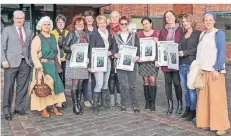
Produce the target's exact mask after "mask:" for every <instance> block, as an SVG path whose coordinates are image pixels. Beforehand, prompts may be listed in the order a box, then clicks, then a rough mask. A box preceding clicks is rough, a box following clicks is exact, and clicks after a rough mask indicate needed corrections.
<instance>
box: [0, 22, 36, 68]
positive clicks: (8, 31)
mask: <svg viewBox="0 0 231 136" xmlns="http://www.w3.org/2000/svg"><path fill="white" fill-rule="evenodd" d="M24 31H25V36H26V38H25V41H24V44H23V45H22V44H21V42H20V37H19V34H18V32H17V29H16V27H15V25H12V26H9V27H6V28H4V29H3V32H2V35H1V48H2V50H1V63H2V62H4V61H8V63H9V67H12V68H14V67H19V66H20V64H21V60H22V56H21V53H22V52H23V53H24V57H25V60H26V63H27V64H28V65H30V66H31V64H32V60H31V54H30V50H31V41H32V33H31V32H30V30H27V29H26V28H25V27H24Z"/></svg>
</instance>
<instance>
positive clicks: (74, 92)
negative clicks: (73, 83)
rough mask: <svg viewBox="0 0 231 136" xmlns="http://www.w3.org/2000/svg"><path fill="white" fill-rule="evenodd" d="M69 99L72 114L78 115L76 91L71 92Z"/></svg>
mask: <svg viewBox="0 0 231 136" xmlns="http://www.w3.org/2000/svg"><path fill="white" fill-rule="evenodd" d="M71 98H72V103H73V113H75V114H80V109H79V107H78V104H77V98H76V90H71Z"/></svg>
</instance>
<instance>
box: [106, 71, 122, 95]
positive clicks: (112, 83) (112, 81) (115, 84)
mask: <svg viewBox="0 0 231 136" xmlns="http://www.w3.org/2000/svg"><path fill="white" fill-rule="evenodd" d="M108 82H109V83H108V87H109V90H110V94H115V92H117V93H120V84H119V80H118V77H117V73H115V72H112V71H111V73H110V77H109V80H108ZM115 88H116V90H117V91H116V90H115Z"/></svg>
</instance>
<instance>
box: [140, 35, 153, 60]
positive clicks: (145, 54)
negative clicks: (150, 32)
mask: <svg viewBox="0 0 231 136" xmlns="http://www.w3.org/2000/svg"><path fill="white" fill-rule="evenodd" d="M155 58H156V42H155V41H154V38H153V37H147V38H140V61H141V62H146V61H154V60H155Z"/></svg>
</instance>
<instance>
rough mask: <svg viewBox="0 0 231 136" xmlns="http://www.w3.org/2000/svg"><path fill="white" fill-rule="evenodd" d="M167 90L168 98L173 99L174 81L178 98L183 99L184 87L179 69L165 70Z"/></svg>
mask: <svg viewBox="0 0 231 136" xmlns="http://www.w3.org/2000/svg"><path fill="white" fill-rule="evenodd" d="M164 78H165V92H166V96H167V99H168V100H172V82H173V84H174V88H175V94H176V98H177V100H182V89H181V85H180V76H179V71H173V72H164Z"/></svg>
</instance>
